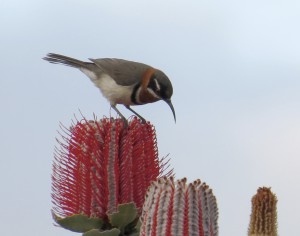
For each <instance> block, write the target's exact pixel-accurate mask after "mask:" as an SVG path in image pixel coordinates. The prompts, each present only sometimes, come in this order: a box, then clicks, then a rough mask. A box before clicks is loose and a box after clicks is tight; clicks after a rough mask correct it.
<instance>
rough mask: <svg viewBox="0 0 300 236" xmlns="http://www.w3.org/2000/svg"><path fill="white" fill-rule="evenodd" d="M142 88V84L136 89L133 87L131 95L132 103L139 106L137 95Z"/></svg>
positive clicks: (137, 85)
mask: <svg viewBox="0 0 300 236" xmlns="http://www.w3.org/2000/svg"><path fill="white" fill-rule="evenodd" d="M140 86H141V84H140V83H138V84H136V85H135V86H134V87H133V90H132V94H131V101H132V102H133V103H134V104H136V105H139V103H138V102H137V101H136V93H137V91H138V89H139V87H140Z"/></svg>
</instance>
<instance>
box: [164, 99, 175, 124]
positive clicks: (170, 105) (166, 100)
mask: <svg viewBox="0 0 300 236" xmlns="http://www.w3.org/2000/svg"><path fill="white" fill-rule="evenodd" d="M164 101H165V102H166V103H167V104H168V105H169V107H170V108H171V110H172V112H173V116H174V120H175V123H176V114H175V109H174V107H173V104H172V102H171V99H165V100H164Z"/></svg>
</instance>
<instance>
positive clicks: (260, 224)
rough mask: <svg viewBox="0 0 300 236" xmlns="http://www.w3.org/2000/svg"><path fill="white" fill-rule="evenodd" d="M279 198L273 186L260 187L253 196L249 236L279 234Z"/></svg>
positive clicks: (273, 235)
mask: <svg viewBox="0 0 300 236" xmlns="http://www.w3.org/2000/svg"><path fill="white" fill-rule="evenodd" d="M276 208H277V198H276V195H275V194H274V193H272V191H271V188H266V187H262V188H258V190H257V193H256V195H254V196H253V197H252V212H251V218H250V225H249V229H248V235H249V236H277V210H276Z"/></svg>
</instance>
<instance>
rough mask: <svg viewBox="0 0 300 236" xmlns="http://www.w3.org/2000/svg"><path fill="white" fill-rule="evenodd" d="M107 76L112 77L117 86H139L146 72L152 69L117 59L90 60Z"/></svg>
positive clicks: (144, 65)
mask: <svg viewBox="0 0 300 236" xmlns="http://www.w3.org/2000/svg"><path fill="white" fill-rule="evenodd" d="M89 60H91V61H92V62H94V63H95V64H96V65H97V66H98V67H99V68H100V69H101V70H102V71H103V72H104V73H105V74H108V75H109V76H110V77H112V78H113V79H114V80H115V81H116V83H117V84H119V85H123V86H130V85H134V84H137V83H138V82H139V81H140V79H141V78H142V76H143V74H144V72H145V71H146V70H147V69H148V68H151V67H150V66H148V65H146V64H142V63H139V62H133V61H127V60H123V59H115V58H101V59H89Z"/></svg>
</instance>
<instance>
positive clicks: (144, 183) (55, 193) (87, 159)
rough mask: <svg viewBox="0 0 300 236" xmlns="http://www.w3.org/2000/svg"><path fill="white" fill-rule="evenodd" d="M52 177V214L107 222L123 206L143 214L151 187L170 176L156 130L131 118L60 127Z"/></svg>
mask: <svg viewBox="0 0 300 236" xmlns="http://www.w3.org/2000/svg"><path fill="white" fill-rule="evenodd" d="M62 130H63V134H62V135H61V136H62V137H61V139H58V140H59V141H58V143H59V145H58V147H57V148H56V152H55V160H54V163H53V174H52V198H53V204H54V207H53V212H54V215H55V216H58V217H68V216H72V215H75V214H82V215H85V216H87V217H98V218H101V219H104V220H106V219H107V218H108V216H109V214H110V213H113V212H116V211H117V210H118V206H119V205H120V204H123V203H129V202H133V203H134V204H135V207H136V208H137V211H138V213H140V212H141V208H142V205H143V203H144V197H145V193H146V191H147V188H148V187H149V185H150V183H151V182H152V181H154V180H156V179H157V178H158V177H159V176H162V175H163V174H165V175H166V176H169V175H171V172H172V171H169V172H168V173H166V171H165V170H166V169H167V168H168V161H166V160H165V159H159V158H158V150H157V141H156V135H155V129H154V127H153V126H152V125H151V124H149V123H145V124H142V123H141V122H140V121H139V120H138V119H137V118H133V119H132V120H131V121H130V122H129V124H128V126H125V125H124V122H123V121H122V120H121V119H112V118H110V119H109V118H104V119H101V120H100V121H97V120H92V121H87V120H85V119H83V120H82V121H81V122H76V123H75V124H74V125H73V126H72V127H71V128H70V129H66V128H62Z"/></svg>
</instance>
